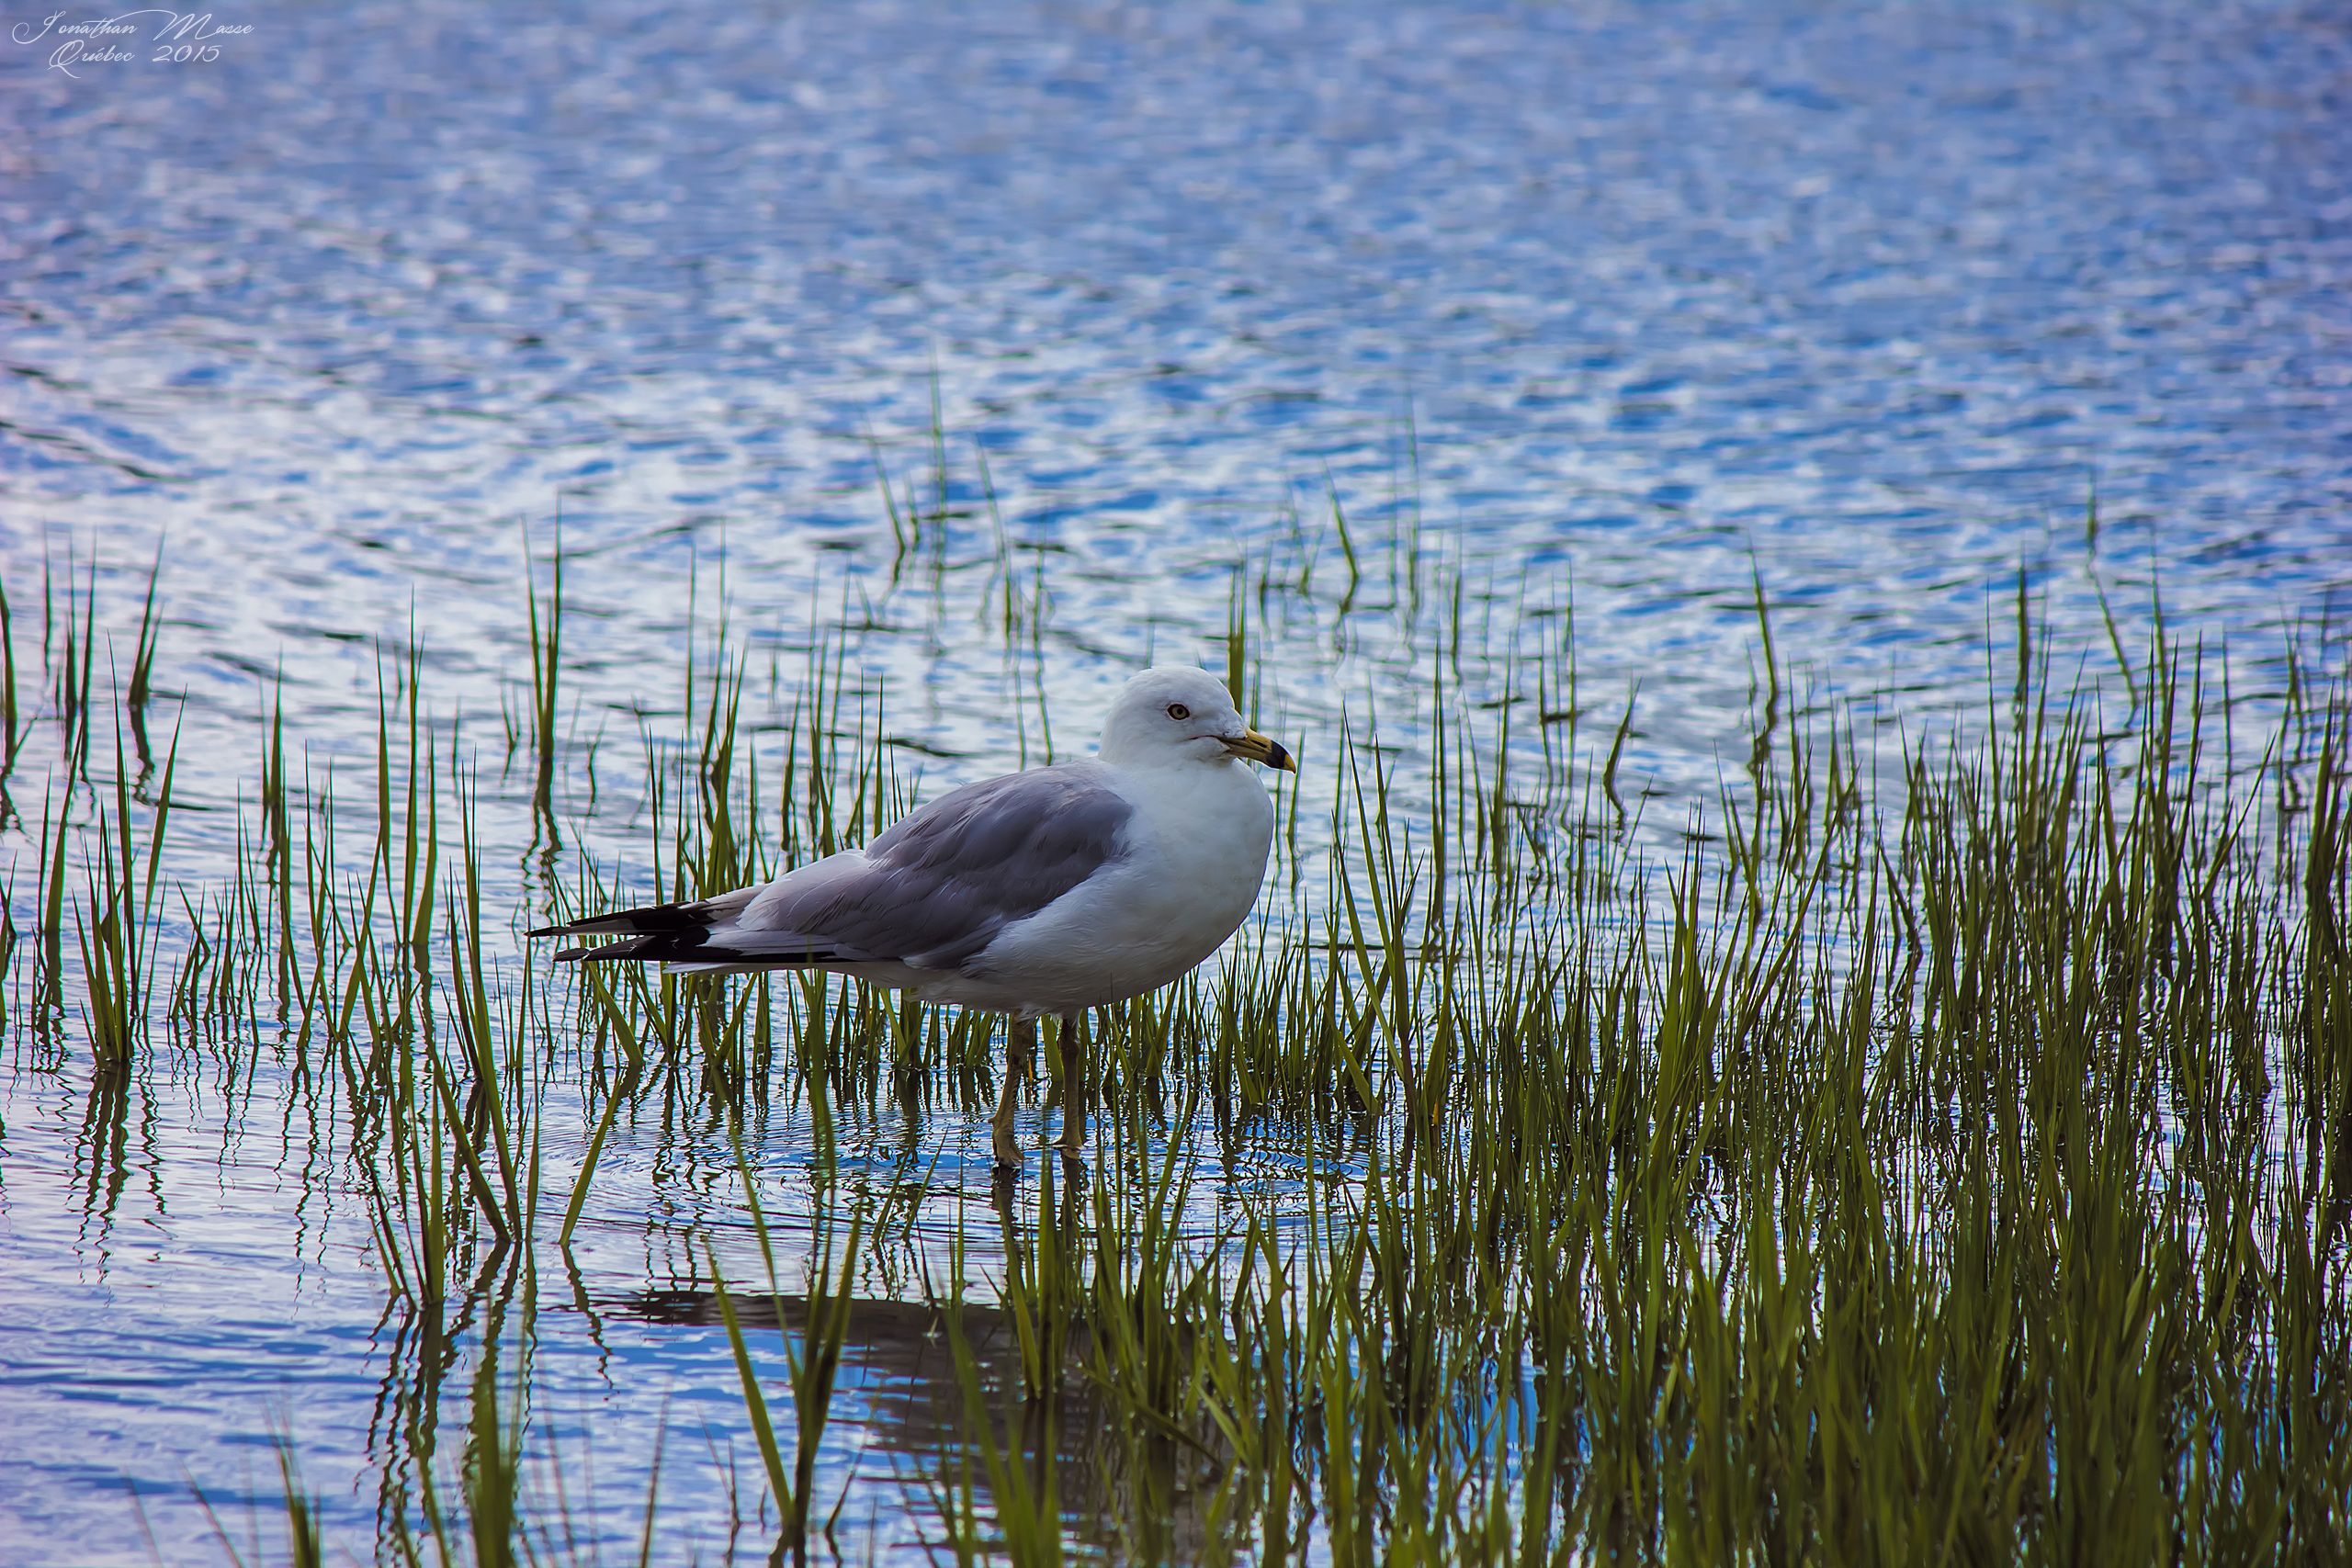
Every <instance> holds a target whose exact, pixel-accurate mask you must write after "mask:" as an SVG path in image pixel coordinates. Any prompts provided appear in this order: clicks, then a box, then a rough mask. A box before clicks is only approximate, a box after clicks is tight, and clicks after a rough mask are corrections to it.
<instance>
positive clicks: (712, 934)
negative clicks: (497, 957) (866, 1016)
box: [526, 887, 842, 969]
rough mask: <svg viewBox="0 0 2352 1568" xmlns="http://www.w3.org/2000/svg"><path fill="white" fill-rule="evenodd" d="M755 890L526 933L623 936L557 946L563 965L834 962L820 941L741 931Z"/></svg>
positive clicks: (769, 965) (715, 965)
mask: <svg viewBox="0 0 2352 1568" xmlns="http://www.w3.org/2000/svg"><path fill="white" fill-rule="evenodd" d="M755 891H757V889H755V888H750V887H745V888H740V889H738V890H737V891H735V892H733V893H722V894H720V895H719V896H718V897H716V898H695V899H690V900H688V901H686V902H684V903H678V904H646V905H642V906H640V907H639V908H634V909H616V910H614V911H613V912H612V913H610V914H605V915H591V916H589V917H587V918H586V919H579V920H569V921H566V922H565V923H564V924H562V925H558V926H541V927H539V928H538V929H537V930H536V931H530V932H528V933H526V934H528V935H531V936H616V937H620V938H623V939H624V940H622V941H619V942H601V943H595V944H591V945H584V946H581V947H565V948H559V949H558V950H557V951H556V954H555V956H556V961H557V962H558V963H560V964H564V963H571V962H573V961H574V960H578V961H581V962H585V963H591V964H602V963H607V962H610V961H612V960H614V959H621V958H628V959H634V960H636V961H638V962H639V963H658V964H690V965H692V966H693V967H695V968H696V969H731V968H736V967H752V968H762V969H771V968H773V969H788V968H797V967H799V966H802V965H806V964H826V963H831V962H833V961H835V960H836V959H838V958H839V957H841V956H842V955H841V954H839V953H835V952H833V951H832V950H831V949H830V948H828V947H826V946H825V945H823V944H821V943H814V942H811V943H795V944H792V945H791V946H788V947H779V946H778V945H777V944H776V943H775V935H776V934H778V933H773V932H758V933H754V932H750V931H739V930H738V929H737V927H736V924H735V922H736V918H737V917H738V916H740V915H741V913H742V912H743V908H744V906H745V905H747V904H749V903H750V902H751V899H752V894H753V893H754V892H755ZM755 936H756V937H765V938H766V939H767V940H766V941H763V942H753V943H752V944H749V945H747V944H745V943H743V942H741V940H740V939H741V938H744V937H755Z"/></svg>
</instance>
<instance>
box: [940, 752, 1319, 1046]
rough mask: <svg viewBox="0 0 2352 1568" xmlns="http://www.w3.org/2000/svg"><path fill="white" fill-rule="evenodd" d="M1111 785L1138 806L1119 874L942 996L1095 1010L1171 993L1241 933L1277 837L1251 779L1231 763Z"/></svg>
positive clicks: (1021, 930)
mask: <svg viewBox="0 0 2352 1568" xmlns="http://www.w3.org/2000/svg"><path fill="white" fill-rule="evenodd" d="M1115 787H1117V788H1118V789H1119V790H1120V792H1121V793H1122V794H1124V795H1126V796H1127V798H1128V799H1129V800H1131V801H1133V802H1134V803H1135V807H1136V814H1135V816H1134V817H1133V818H1129V820H1128V823H1127V831H1126V838H1125V844H1126V853H1125V855H1124V856H1123V857H1122V859H1121V860H1120V862H1119V863H1118V864H1117V865H1116V867H1115V868H1114V869H1112V870H1110V871H1108V872H1106V873H1104V874H1100V875H1097V876H1093V877H1090V878H1089V879H1088V880H1087V881H1086V882H1084V883H1082V884H1080V886H1078V887H1076V888H1073V889H1072V890H1071V891H1070V892H1069V894H1067V895H1066V896H1064V897H1061V898H1059V899H1057V900H1056V901H1055V902H1054V903H1053V904H1051V905H1049V906H1047V907H1046V908H1045V909H1043V910H1041V911H1040V912H1039V913H1037V914H1036V915H1034V916H1032V917H1031V918H1030V919H1025V920H1023V921H1021V922H1020V923H1019V924H1017V925H1015V926H1012V927H1011V928H1008V929H1007V930H1006V931H1005V932H1004V934H1003V935H1002V936H1001V937H999V938H998V939H997V940H996V941H995V942H991V943H990V944H989V947H988V949H987V951H986V952H984V953H981V954H980V955H979V958H978V963H977V964H974V965H973V971H974V973H973V974H972V975H971V979H972V980H973V981H976V982H978V986H976V987H973V989H972V990H971V991H967V992H966V994H965V995H962V996H954V995H943V996H942V997H941V999H943V1000H969V1001H972V1002H974V1003H976V1004H978V1005H983V1006H986V1005H1000V1006H1001V1005H1007V1004H1012V1005H1018V1006H1020V1007H1021V1008H1023V1010H1029V1011H1034V1012H1074V1011H1077V1010H1080V1009H1083V1008H1090V1007H1099V1006H1102V1005H1103V1004H1104V1003H1106V1002H1114V1001H1119V1000H1122V999H1124V998H1128V997H1135V996H1141V995H1142V994H1143V993H1145V992H1146V991H1151V990H1157V989H1158V988H1159V987H1161V986H1164V985H1167V984H1168V983H1169V982H1170V981H1171V980H1173V979H1175V978H1177V977H1178V976H1181V975H1182V974H1184V973H1185V972H1186V971H1188V970H1190V969H1192V968H1193V967H1194V966H1196V965H1197V964H1200V963H1201V962H1202V961H1203V960H1204V959H1205V958H1207V957H1208V956H1209V955H1210V954H1211V953H1215V952H1216V950H1217V949H1218V948H1219V947H1222V946H1223V945H1224V944H1225V942H1226V939H1227V937H1230V936H1231V935H1232V934H1233V933H1234V931H1236V930H1237V929H1238V927H1239V926H1240V924H1241V922H1242V920H1243V919H1244V918H1245V917H1247V916H1248V914H1249V913H1250V906H1251V905H1252V904H1254V903H1256V902H1257V898H1258V889H1259V886H1260V885H1261V883H1262V882H1263V881H1264V879H1265V874H1266V851H1267V849H1268V848H1269V847H1270V846H1271V845H1272V841H1273V832H1274V806H1273V802H1272V800H1271V799H1270V798H1268V796H1267V795H1266V792H1265V789H1264V787H1263V786H1262V785H1261V784H1259V782H1258V780H1257V778H1256V777H1255V776H1254V775H1253V774H1252V773H1250V771H1249V770H1248V769H1247V768H1245V767H1244V766H1243V765H1242V764H1240V763H1238V762H1222V761H1219V762H1198V761H1185V762H1181V763H1178V764H1177V765H1175V766H1172V767H1167V768H1153V769H1132V770H1127V769H1123V770H1120V772H1119V774H1118V776H1117V778H1116V781H1115ZM980 987H985V988H986V989H987V990H988V991H989V992H991V993H994V995H995V998H997V999H995V1000H993V1001H991V1000H990V999H989V998H984V997H983V996H981V995H979V994H977V993H978V989H979V988H980ZM942 989H943V990H944V989H945V988H944V987H942ZM956 990H964V987H956Z"/></svg>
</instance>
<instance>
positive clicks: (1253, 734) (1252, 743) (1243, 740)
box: [1225, 729, 1298, 773]
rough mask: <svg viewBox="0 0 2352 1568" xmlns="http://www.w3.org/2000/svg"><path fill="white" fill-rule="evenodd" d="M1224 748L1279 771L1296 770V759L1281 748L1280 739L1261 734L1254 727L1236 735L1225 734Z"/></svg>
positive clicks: (1238, 755)
mask: <svg viewBox="0 0 2352 1568" xmlns="http://www.w3.org/2000/svg"><path fill="white" fill-rule="evenodd" d="M1225 749H1226V750H1228V751H1230V752H1232V753H1233V754H1234V755H1235V756H1237V757H1247V758H1249V759H1250V761H1253V762H1263V763H1265V764H1266V766H1268V767H1270V768H1272V769H1275V770H1276V771H1278V772H1281V773H1296V772H1298V763H1297V761H1296V760H1295V759H1294V758H1293V757H1292V756H1291V754H1290V752H1289V751H1287V750H1284V749H1283V743H1282V742H1281V741H1279V740H1277V739H1274V738H1273V737H1272V736H1271V735H1261V734H1259V733H1258V732H1257V731H1256V730H1254V729H1245V730H1243V731H1242V732H1241V733H1240V734H1239V735H1238V736H1227V738H1226V741H1225Z"/></svg>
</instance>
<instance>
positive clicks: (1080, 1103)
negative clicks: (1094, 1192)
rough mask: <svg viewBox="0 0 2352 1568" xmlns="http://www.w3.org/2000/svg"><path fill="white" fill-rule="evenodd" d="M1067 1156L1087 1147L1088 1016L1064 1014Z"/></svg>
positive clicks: (1064, 1153)
mask: <svg viewBox="0 0 2352 1568" xmlns="http://www.w3.org/2000/svg"><path fill="white" fill-rule="evenodd" d="M1057 1146H1058V1147H1059V1148H1060V1149H1061V1151H1062V1157H1064V1158H1065V1159H1076V1158H1077V1157H1078V1156H1079V1152H1080V1150H1082V1149H1084V1148H1085V1147H1086V1015H1085V1014H1084V1013H1082V1012H1072V1013H1064V1014H1063V1015H1062V1135H1061V1142H1060V1144H1059V1145H1057Z"/></svg>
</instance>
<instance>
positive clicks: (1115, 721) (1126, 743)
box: [1101, 664, 1298, 773]
mask: <svg viewBox="0 0 2352 1568" xmlns="http://www.w3.org/2000/svg"><path fill="white" fill-rule="evenodd" d="M1101 754H1102V758H1103V761H1106V762H1109V763H1112V764H1113V765H1114V766H1117V767H1127V768H1166V767H1173V766H1175V765H1177V764H1179V763H1183V762H1205V763H1211V764H1215V765H1216V766H1220V767H1222V766H1224V765H1226V764H1227V763H1230V762H1231V761H1233V760H1234V759H1235V758H1237V757H1247V758H1248V759H1250V761H1253V762H1263V763H1265V764H1266V766H1268V767H1270V768H1280V769H1282V770H1283V771H1285V772H1288V773H1296V772H1297V771H1298V764H1297V763H1296V762H1295V761H1292V760H1291V754H1290V753H1289V752H1288V751H1286V750H1283V747H1282V744H1281V743H1280V742H1279V741H1276V740H1273V739H1269V738H1268V737H1266V736H1263V735H1261V734H1259V733H1258V732H1257V731H1256V730H1254V729H1252V728H1250V727H1249V726H1248V725H1246V724H1244V723H1242V722H1241V715H1240V712H1239V711H1238V709H1236V708H1235V707H1234V705H1233V698H1232V697H1231V696H1230V695H1228V694H1227V692H1226V689H1225V682H1222V681H1219V680H1218V679H1217V678H1216V676H1214V675H1212V674H1210V673H1209V672H1208V671H1205V670H1195V669H1193V668H1192V667H1191V666H1189V665H1183V664H1163V665H1160V666H1159V667H1158V668H1157V669H1152V670H1147V671H1144V672H1143V673H1142V674H1140V675H1138V676H1136V678H1135V679H1134V680H1132V681H1130V682H1127V684H1126V689H1125V690H1124V691H1122V692H1121V693H1120V694H1119V700H1118V701H1116V702H1114V703H1113V704H1112V705H1111V716H1110V718H1109V719H1108V720H1107V721H1105V722H1104V724H1103V745H1102V747H1101Z"/></svg>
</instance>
